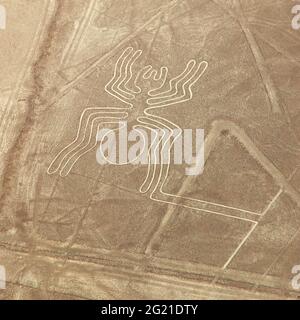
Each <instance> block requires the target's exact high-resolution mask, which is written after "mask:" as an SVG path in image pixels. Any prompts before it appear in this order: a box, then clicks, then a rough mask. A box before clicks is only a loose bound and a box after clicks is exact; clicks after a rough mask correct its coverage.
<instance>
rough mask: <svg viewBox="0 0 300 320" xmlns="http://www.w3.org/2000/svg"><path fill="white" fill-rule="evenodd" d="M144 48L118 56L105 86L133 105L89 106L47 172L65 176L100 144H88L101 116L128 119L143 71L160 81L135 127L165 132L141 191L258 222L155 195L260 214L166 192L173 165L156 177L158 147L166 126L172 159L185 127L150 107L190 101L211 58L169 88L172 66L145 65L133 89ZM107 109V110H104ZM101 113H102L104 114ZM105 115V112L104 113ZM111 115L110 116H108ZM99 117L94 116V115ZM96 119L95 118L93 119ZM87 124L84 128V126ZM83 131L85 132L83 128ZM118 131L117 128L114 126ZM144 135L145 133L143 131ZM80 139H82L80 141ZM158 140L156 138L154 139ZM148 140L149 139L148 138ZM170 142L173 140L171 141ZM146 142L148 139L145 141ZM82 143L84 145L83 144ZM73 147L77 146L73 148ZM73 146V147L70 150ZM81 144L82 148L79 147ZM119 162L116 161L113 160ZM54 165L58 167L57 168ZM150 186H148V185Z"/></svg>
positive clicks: (191, 65) (189, 69)
mask: <svg viewBox="0 0 300 320" xmlns="http://www.w3.org/2000/svg"><path fill="white" fill-rule="evenodd" d="M141 54H142V50H137V51H134V49H133V48H132V47H129V48H126V49H125V50H124V51H123V53H122V54H121V56H120V57H119V58H118V60H117V62H116V64H115V69H114V74H113V77H112V79H111V80H110V81H109V82H108V83H107V84H106V86H105V91H106V92H107V93H108V94H109V95H111V96H113V97H114V98H117V99H118V100H120V101H122V102H124V103H125V104H127V105H129V107H127V108H126V107H124V108H87V109H85V110H84V111H83V113H82V115H81V118H80V122H79V128H78V132H77V136H76V138H75V139H74V140H73V141H72V142H71V143H70V144H69V145H67V146H66V147H65V148H64V149H62V150H61V151H60V152H59V153H58V154H57V156H56V157H55V158H54V160H53V161H52V163H51V164H50V166H49V168H48V170H47V172H48V173H49V174H52V173H55V172H57V171H58V170H59V169H60V174H61V175H62V176H66V175H67V174H69V172H70V171H71V169H72V167H73V166H74V164H75V163H76V162H77V161H78V160H79V158H81V157H82V156H83V155H84V154H86V153H87V152H88V151H90V150H91V149H92V148H94V147H95V144H97V139H96V141H95V143H94V144H93V145H92V146H90V147H89V148H88V149H87V150H86V148H87V147H88V146H89V145H90V142H91V140H92V132H93V128H94V126H95V123H96V122H97V121H99V120H104V119H109V120H114V121H105V122H103V121H102V122H100V124H99V125H98V128H99V126H100V125H101V124H103V123H117V120H119V121H121V119H124V118H126V117H128V112H129V110H130V109H132V108H133V104H134V101H133V100H134V98H135V94H137V93H140V92H141V88H140V86H139V85H138V81H139V80H140V79H141V75H142V78H143V79H151V78H152V79H154V81H160V82H161V83H160V85H159V87H157V88H154V89H151V90H149V91H148V95H149V96H150V97H152V98H149V99H148V100H147V104H148V107H146V108H145V110H144V112H143V113H144V115H145V116H144V117H138V118H137V121H138V123H139V125H136V126H134V127H133V128H134V129H135V130H137V131H138V127H142V128H145V129H148V130H150V131H151V132H153V131H154V132H155V134H157V130H156V129H160V130H162V131H163V136H162V137H161V138H160V140H159V143H157V145H156V148H155V150H154V157H155V158H154V161H155V163H154V166H153V165H152V164H151V154H150V152H151V147H152V146H153V143H154V142H153V143H152V144H151V146H150V147H149V149H148V159H149V162H148V170H147V176H146V178H145V180H144V182H143V184H142V185H141V187H140V189H139V192H141V193H147V192H149V191H150V190H151V189H152V190H151V193H150V199H152V200H153V201H157V202H163V203H168V204H172V205H178V206H182V207H186V208H189V209H192V210H198V211H204V212H209V213H214V214H217V215H222V216H225V217H229V218H233V219H239V220H244V221H249V222H255V221H254V220H250V219H246V218H242V217H238V216H234V215H230V214H225V213H222V212H216V211H212V210H207V209H204V208H198V207H194V206H188V205H184V204H180V203H176V202H170V201H166V200H163V199H157V198H156V197H155V193H156V192H157V191H158V192H159V193H161V194H162V195H164V196H167V197H172V198H177V199H183V200H192V201H194V202H197V203H199V204H203V203H204V204H212V205H215V206H219V207H224V208H229V209H234V210H238V211H241V212H245V213H251V214H257V213H253V212H251V211H247V210H243V209H239V208H234V207H230V206H225V205H221V204H217V203H212V202H208V201H203V200H199V199H194V198H189V197H183V196H181V195H175V194H170V193H166V192H164V191H163V187H164V185H165V183H166V180H167V178H168V174H169V169H170V163H169V162H167V164H162V163H161V164H160V169H159V174H158V177H156V174H157V166H156V162H157V161H156V160H157V159H156V151H157V148H159V147H160V144H161V141H163V140H164V139H165V134H166V132H165V131H166V129H167V130H168V132H169V135H168V138H167V139H166V140H165V143H164V144H163V145H162V147H161V151H160V156H161V159H162V157H163V154H164V151H165V150H166V147H168V149H167V156H168V160H169V161H170V151H171V148H172V146H173V144H174V143H175V141H176V139H178V137H179V136H180V133H181V132H182V128H180V127H179V126H178V125H176V124H175V123H173V122H171V121H169V120H167V119H165V118H163V117H160V116H156V115H153V114H151V113H149V111H150V110H156V109H160V108H164V107H167V106H171V105H174V104H177V103H182V102H186V101H189V100H191V99H192V98H193V92H192V90H191V89H192V86H193V85H194V84H195V83H196V82H197V81H198V80H199V79H200V78H201V77H202V75H203V74H204V73H205V71H206V69H207V67H208V62H207V61H201V62H200V63H197V62H196V61H195V60H190V61H189V62H188V63H187V66H186V68H185V70H184V71H183V72H182V73H181V74H179V75H178V76H176V77H174V78H172V79H170V81H169V88H168V89H167V90H163V88H164V87H165V84H166V81H167V75H168V71H169V70H168V68H167V67H161V68H160V72H157V71H156V70H154V69H153V67H152V65H148V66H145V67H143V68H142V69H141V70H140V71H139V72H138V73H137V76H136V78H135V79H134V82H133V85H134V86H135V89H130V88H128V85H129V83H130V81H131V79H132V77H133V71H132V67H133V65H134V63H135V62H136V61H137V59H138V58H139V57H140V56H141ZM88 113H90V114H89V116H88V119H87V122H86V123H85V125H84V124H83V122H84V120H83V118H84V117H85V116H86V115H87V114H88ZM102 113H103V114H102ZM121 113H122V114H123V115H124V116H123V117H122V116H121ZM115 114H118V115H119V116H118V117H113V115H115ZM100 115H101V117H100ZM104 115H105V116H104ZM108 115H110V116H108ZM94 116H97V117H95V118H94V119H92V117H94ZM91 119H92V120H91ZM83 126H84V128H83ZM154 128H156V129H154ZM175 129H177V130H178V132H180V133H178V134H177V135H176V136H175V137H174V130H175ZM88 130H89V133H88V140H87V139H86V138H87V131H88ZM82 131H83V132H82ZM111 131H115V130H111ZM141 136H142V137H143V134H142V135H141ZM171 137H173V141H172V142H171V143H170V141H171ZM103 139H104V137H103V138H102V139H101V143H102V142H103ZM79 141H80V142H79ZM154 141H155V140H154ZM144 142H145V141H144ZM169 143H170V144H169ZM144 145H145V143H144ZM80 146H81V147H80ZM72 147H73V148H72ZM79 147H80V148H79ZM70 148H71V150H69V149H70ZM78 148H79V149H78ZM100 152H101V153H102V156H103V157H104V158H105V156H104V154H103V151H102V148H100ZM62 155H63V158H62V159H61V160H60V162H59V164H58V166H57V167H56V168H55V166H54V164H55V162H56V161H57V160H58V159H59V158H60V157H61V156H62ZM105 159H106V160H107V161H108V163H112V162H110V160H109V159H108V158H105ZM112 164H115V163H112ZM126 164H128V163H123V164H119V165H126ZM151 166H153V172H152V173H151ZM53 167H54V169H53ZM145 186H146V188H145Z"/></svg>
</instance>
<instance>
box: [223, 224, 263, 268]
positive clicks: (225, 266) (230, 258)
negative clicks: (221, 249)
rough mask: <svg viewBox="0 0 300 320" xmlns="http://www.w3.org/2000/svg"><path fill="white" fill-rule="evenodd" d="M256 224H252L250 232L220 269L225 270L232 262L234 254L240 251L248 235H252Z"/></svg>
mask: <svg viewBox="0 0 300 320" xmlns="http://www.w3.org/2000/svg"><path fill="white" fill-rule="evenodd" d="M257 224H258V222H255V223H254V224H253V226H252V227H251V229H250V231H249V232H248V233H247V235H246V237H245V238H244V239H243V240H242V242H241V243H240V244H239V246H238V247H237V248H236V249H235V251H234V252H233V254H232V255H231V256H230V257H229V259H228V260H227V262H226V263H225V264H224V266H223V267H222V269H223V270H224V269H226V268H227V266H228V265H229V264H230V262H231V261H232V260H233V258H234V257H235V256H236V254H237V253H238V251H239V250H240V249H241V247H242V246H243V245H244V243H245V242H246V241H247V240H248V238H249V237H250V235H251V234H252V232H253V231H254V230H255V228H256V226H257Z"/></svg>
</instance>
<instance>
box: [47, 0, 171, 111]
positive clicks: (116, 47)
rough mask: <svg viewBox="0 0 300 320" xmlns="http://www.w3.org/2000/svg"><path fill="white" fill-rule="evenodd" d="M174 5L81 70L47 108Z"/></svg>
mask: <svg viewBox="0 0 300 320" xmlns="http://www.w3.org/2000/svg"><path fill="white" fill-rule="evenodd" d="M175 3H177V0H174V1H172V2H171V3H170V4H169V5H168V6H165V7H161V8H160V10H159V12H158V13H156V14H155V15H154V16H153V17H152V18H150V19H149V20H148V21H147V22H146V23H144V24H143V25H142V26H140V27H139V28H137V29H136V30H135V31H134V32H133V33H131V34H130V35H129V36H127V37H126V38H125V39H123V40H122V41H120V42H119V43H118V44H117V45H116V46H115V47H114V48H113V49H111V50H110V51H109V52H107V53H105V54H104V55H103V56H101V57H100V58H99V59H97V60H96V61H95V62H93V63H92V64H91V65H90V66H89V67H87V68H86V69H85V70H83V71H82V72H81V73H79V74H78V75H77V76H76V77H75V78H74V79H73V80H71V81H69V82H68V83H67V84H65V85H64V86H63V87H62V88H61V89H60V90H59V92H58V94H57V95H56V96H55V97H54V98H53V99H51V101H50V102H49V103H48V104H47V106H52V105H53V104H54V103H56V101H57V100H59V99H60V98H62V97H63V96H64V95H66V94H67V93H68V92H69V91H70V90H71V89H72V88H74V86H76V84H78V83H79V82H80V81H81V79H84V78H86V77H88V76H89V75H90V74H92V73H93V72H94V71H95V70H96V68H97V67H98V65H99V64H100V63H103V62H105V61H106V60H108V59H109V58H110V57H111V56H113V55H114V54H116V53H117V52H118V50H119V49H120V48H122V47H123V45H125V44H126V43H127V42H128V41H130V40H132V39H134V38H135V37H136V36H137V35H138V34H139V33H140V32H141V31H143V30H144V29H145V28H146V27H147V26H148V25H150V24H151V23H152V22H153V21H155V20H156V19H157V18H159V17H160V16H161V15H162V14H163V13H164V11H167V10H168V9H169V8H171V7H172V6H173V5H174V4H175Z"/></svg>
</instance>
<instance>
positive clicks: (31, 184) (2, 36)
mask: <svg viewBox="0 0 300 320" xmlns="http://www.w3.org/2000/svg"><path fill="white" fill-rule="evenodd" d="M295 3H297V1H292V0H263V1H262V0H175V1H171V0H118V1H114V0H76V1H72V0H17V1H10V0H0V5H1V6H2V7H3V8H5V10H6V26H5V28H3V29H0V47H1V52H0V65H1V79H0V92H1V95H0V144H1V147H0V150H1V153H0V182H1V187H0V265H2V266H4V267H5V270H6V289H4V290H2V289H0V299H297V298H298V297H299V296H300V281H299V286H297V281H296V286H295V281H294V282H293V277H295V276H296V274H293V273H292V269H293V267H294V266H295V265H300V254H299V247H300V167H299V156H300V127H299V122H300V108H299V101H300V90H299V86H300V60H299V52H300V29H299V30H295V29H293V27H292V19H293V17H294V14H293V13H292V8H293V6H294V5H295ZM299 4H300V1H299ZM126 48H127V49H126ZM128 48H133V49H132V52H131V53H130V54H136V55H138V54H139V51H138V50H142V51H141V52H140V56H139V57H138V60H137V63H136V64H135V66H137V67H138V68H139V69H135V68H134V69H133V70H129V69H128V74H129V71H130V72H131V71H132V73H136V72H137V70H140V69H141V68H143V67H145V66H147V65H152V66H153V68H154V69H157V70H161V69H160V68H161V67H164V66H165V67H167V68H168V71H169V73H168V75H166V81H167V80H171V79H174V77H176V76H177V75H178V74H180V73H181V72H182V71H183V70H184V68H185V66H187V64H188V62H189V61H191V60H192V59H194V60H195V61H196V62H195V65H198V66H199V70H198V73H199V79H198V78H197V79H196V80H197V82H195V84H193V87H192V95H189V92H188V90H186V92H185V91H184V86H182V85H181V87H180V88H179V91H178V92H176V94H175V97H176V99H178V100H176V103H174V104H171V103H169V100H168V98H166V97H165V96H164V97H163V98H161V99H162V100H163V99H165V102H164V103H165V104H163V103H162V102H159V103H161V104H159V103H158V104H159V105H162V107H161V108H159V109H152V110H150V109H149V108H148V109H149V110H150V111H151V112H150V111H149V114H148V113H147V110H148V109H147V108H146V104H147V103H148V102H149V106H150V105H151V104H150V102H151V101H153V105H155V104H154V103H155V101H156V100H157V99H158V98H157V99H156V98H153V100H151V99H150V100H146V99H147V96H145V95H144V92H142V93H141V94H140V95H139V94H137V93H136V94H134V95H133V96H134V99H133V100H130V101H131V102H132V104H131V102H128V101H129V98H128V97H129V95H130V94H129V92H127V93H126V92H125V93H124V91H121V89H119V88H117V89H114V86H110V85H107V84H108V83H109V81H110V79H114V78H113V77H114V75H115V76H116V73H115V74H114V70H115V71H116V70H117V66H118V61H121V60H120V59H121V57H122V53H123V55H124V54H125V53H126V52H129V51H128V50H129V49H128ZM126 50H127V51H126ZM118 59H119V60H118ZM124 61H125V60H124ZM192 61H193V60H192ZM201 61H202V62H203V61H205V62H207V68H206V64H203V63H202V64H201ZM124 65H125V64H124ZM122 66H123V65H122ZM122 66H121V67H120V70H121V71H120V74H121V73H122ZM201 68H202V69H201ZM126 70H127V69H126ZM200 72H201V73H200ZM195 74H196V73H195ZM151 79H152V78H150V80H149V81H148V82H147V86H150V88H153V87H152V86H153V82H154V78H153V79H152V80H151ZM191 79H192V78H191ZM144 80H145V79H144ZM155 80H156V79H155ZM196 80H195V81H196ZM117 81H118V80H117ZM130 81H131V80H130ZM190 81H192V80H190ZM128 83H129V84H131V86H132V85H133V83H132V82H131V83H130V82H128ZM166 83H167V82H166ZM129 84H128V87H129V86H130V85H129ZM113 90H116V91H113ZM124 90H125V91H126V89H124ZM180 90H183V91H182V92H183V95H182V96H180V94H181V91H180ZM112 92H114V93H112ZM116 92H117V93H116ZM131 93H132V92H131ZM126 94H127V98H128V99H127V98H126V99H125V98H122V99H121V98H120V97H121V96H122V97H123V96H124V97H125V96H126ZM178 97H179V98H178ZM186 97H187V98H186ZM148 98H149V96H148ZM146 101H148V102H147V103H146ZM87 108H90V109H87ZM91 108H93V109H91ZM85 110H87V111H85ZM91 110H92V111H91ZM93 110H94V111H93ZM95 110H96V111H95ZM145 110H146V113H145ZM83 112H85V113H83ZM124 113H126V119H128V123H130V125H131V126H134V125H137V124H138V125H141V123H143V124H144V125H146V126H147V129H149V132H150V131H151V130H153V128H155V127H157V126H162V127H164V128H168V127H172V129H174V128H175V127H179V128H191V129H196V128H201V129H204V132H205V145H204V148H205V149H204V152H205V165H204V171H203V173H202V174H201V175H197V176H188V175H186V174H185V168H186V165H185V164H183V165H174V164H170V165H169V166H161V167H160V166H158V167H157V166H154V167H149V168H148V166H145V165H134V164H126V165H122V166H118V165H100V164H99V163H97V161H96V149H97V148H96V147H95V145H93V143H94V142H95V138H96V134H97V130H98V128H99V126H100V125H102V124H103V121H104V120H103V119H104V118H105V119H109V120H111V119H115V117H119V118H122V116H123V115H124ZM100 114H101V116H100ZM127 114H128V117H127ZM81 117H82V119H83V120H82V123H83V124H84V125H85V123H86V130H90V131H85V132H90V134H91V137H92V139H91V142H93V143H90V140H89V141H88V143H86V145H84V148H83V149H82V150H81V149H80V150H81V151H80V150H79V151H78V152H83V151H86V152H84V153H83V154H82V156H81V157H80V158H78V159H77V158H76V157H75V156H74V157H73V158H70V159H71V160H70V162H68V163H67V164H66V167H64V168H62V163H64V162H63V161H66V159H67V158H65V157H64V156H65V154H66V153H67V152H66V151H62V152H65V153H60V152H61V150H63V148H65V147H66V146H68V145H69V144H70V143H71V142H72V141H73V140H74V139H75V137H76V134H77V132H79V131H77V130H78V127H79V123H81V122H80V119H81ZM158 119H159V121H158ZM109 120H106V121H109ZM84 121H86V122H84ZM173 126H174V127H173ZM80 134H81V133H80ZM86 137H88V135H86V136H84V139H85V138H86ZM82 141H84V143H85V140H82ZM67 150H69V149H67ZM70 150H71V149H70ZM76 150H77V149H76ZM76 150H75V149H74V150H71V151H72V152H73V153H74V154H75V151H76ZM71 151H70V152H71ZM76 152H77V151H76ZM76 154H77V153H76ZM78 154H79V153H78ZM57 155H58V156H57ZM56 156H57V158H55V157H56ZM67 156H68V155H67ZM55 159H56V160H55ZM55 161H56V162H55ZM60 161H61V162H60ZM72 161H73V162H72ZM51 164H52V166H51ZM68 166H69V167H68ZM54 169H55V170H54ZM51 170H52V171H51ZM151 170H154V171H151ZM155 170H156V171H155ZM157 170H162V171H161V172H164V174H166V176H165V180H164V179H163V178H162V176H158V172H160V171H157ZM149 172H150V174H149ZM147 174H149V175H147ZM152 174H153V177H154V178H153V179H154V180H153V181H154V182H155V183H156V182H157V186H155V184H153V183H154V182H153V181H150V180H147V179H146V180H145V177H146V176H147V177H148V176H149V177H151V176H152ZM143 182H144V184H143ZM294 280H295V279H294ZM293 283H294V285H293ZM298 289H299V290H298Z"/></svg>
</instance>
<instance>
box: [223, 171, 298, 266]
mask: <svg viewBox="0 0 300 320" xmlns="http://www.w3.org/2000/svg"><path fill="white" fill-rule="evenodd" d="M297 170H298V166H297V167H296V168H295V169H294V170H293V172H292V173H291V175H290V176H289V178H288V180H289V181H290V180H291V179H292V177H293V176H294V174H295V173H296V172H297ZM282 193H283V189H282V188H280V189H279V191H278V192H277V193H276V195H275V196H274V197H273V199H272V200H271V201H270V203H269V204H268V206H267V207H266V209H265V210H264V212H263V213H262V215H261V217H260V219H259V220H258V221H257V222H256V223H255V225H254V226H253V227H252V228H251V229H250V231H249V232H248V234H247V235H246V237H245V238H244V239H243V240H242V242H241V243H240V245H239V246H238V247H237V249H236V250H235V251H234V253H233V254H232V255H231V257H230V258H229V259H228V261H227V262H226V263H225V264H224V266H223V268H222V269H226V268H227V266H228V265H229V264H230V262H231V261H232V260H233V258H234V257H235V256H236V254H237V253H238V251H239V250H240V249H241V247H242V246H243V245H244V243H245V242H246V241H247V240H248V238H249V237H250V235H251V234H252V232H253V231H254V230H255V228H256V227H257V225H258V223H259V221H260V220H261V219H262V218H263V217H264V216H265V215H266V214H267V212H268V211H269V210H270V208H271V207H272V205H273V204H274V203H275V202H276V201H277V199H278V198H279V197H280V195H281V194H282Z"/></svg>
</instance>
